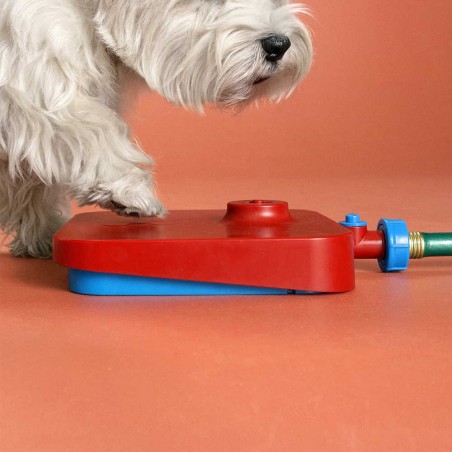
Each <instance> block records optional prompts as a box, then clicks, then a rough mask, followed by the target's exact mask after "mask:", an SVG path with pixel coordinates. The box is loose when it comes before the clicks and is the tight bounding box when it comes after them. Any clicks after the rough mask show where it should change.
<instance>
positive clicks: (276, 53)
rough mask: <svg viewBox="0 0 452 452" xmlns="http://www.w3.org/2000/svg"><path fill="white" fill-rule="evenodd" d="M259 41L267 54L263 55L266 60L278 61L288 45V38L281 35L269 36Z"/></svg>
mask: <svg viewBox="0 0 452 452" xmlns="http://www.w3.org/2000/svg"><path fill="white" fill-rule="evenodd" d="M261 42H262V47H263V49H264V50H265V53H266V54H267V56H266V57H265V59H266V60H267V61H279V60H280V59H281V58H282V57H283V56H284V54H285V53H286V52H287V50H288V49H289V47H290V39H289V38H288V37H287V36H282V35H273V36H269V37H268V38H265V39H262V41H261Z"/></svg>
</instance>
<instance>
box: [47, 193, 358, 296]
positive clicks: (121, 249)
mask: <svg viewBox="0 0 452 452" xmlns="http://www.w3.org/2000/svg"><path fill="white" fill-rule="evenodd" d="M353 257H354V250H353V236H352V233H351V231H350V230H349V229H347V228H345V227H342V226H340V225H339V224H337V223H336V222H335V221H333V220H330V219H329V218H326V217H325V216H323V215H321V214H319V213H317V212H312V211H306V210H289V208H288V205H287V203H285V202H282V201H262V200H256V201H236V202H232V203H229V204H228V209H227V212H226V214H225V212H224V211H221V210H194V211H173V212H171V213H170V214H169V215H168V216H167V217H166V218H165V219H159V218H131V217H120V216H117V215H115V214H113V213H111V212H99V213H86V214H80V215H77V216H75V217H74V218H73V219H72V220H71V221H69V222H68V223H67V224H66V225H65V226H64V227H63V228H62V229H61V230H60V231H58V232H57V234H56V235H55V237H54V260H55V261H56V262H58V263H59V264H61V265H63V266H66V267H70V268H76V269H79V270H88V271H97V272H105V273H120V274H128V275H136V276H149V277H157V278H171V279H181V280H189V281H204V282H217V283H224V284H239V285H252V286H262V287H275V288H283V289H293V290H306V291H315V292H345V291H349V290H352V289H353V288H354V279H355V275H354V258H353Z"/></svg>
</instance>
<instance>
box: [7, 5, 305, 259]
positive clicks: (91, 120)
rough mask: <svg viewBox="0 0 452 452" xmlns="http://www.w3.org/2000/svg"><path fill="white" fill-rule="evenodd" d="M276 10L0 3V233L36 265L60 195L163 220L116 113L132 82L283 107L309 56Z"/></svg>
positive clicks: (287, 13) (293, 19)
mask: <svg viewBox="0 0 452 452" xmlns="http://www.w3.org/2000/svg"><path fill="white" fill-rule="evenodd" d="M303 13H305V9H304V8H303V7H302V6H301V5H298V4H291V3H290V2H289V1H288V0H287V1H286V0H0V226H1V227H2V228H3V229H4V230H5V231H6V232H7V233H11V234H12V235H13V237H14V238H13V240H12V242H11V244H10V248H11V252H12V253H13V254H14V255H17V256H35V257H49V256H51V252H52V235H53V233H54V232H55V231H56V230H57V229H58V228H59V227H60V226H61V225H62V224H63V223H64V221H66V219H67V216H68V215H69V209H68V202H67V197H68V196H72V197H74V198H75V199H77V200H78V201H79V203H80V204H81V205H85V204H98V205H100V206H101V207H104V208H108V209H111V210H113V211H116V212H118V213H120V214H125V215H127V214H132V215H143V216H147V215H159V216H161V215H163V214H164V208H163V207H162V205H161V204H160V202H159V201H158V199H157V198H156V196H155V192H154V189H153V183H152V176H151V172H150V171H149V169H147V168H146V165H150V164H152V161H151V159H150V158H149V157H148V156H146V155H145V154H144V153H143V152H142V151H141V150H140V149H139V148H138V147H137V145H136V144H135V143H133V142H132V141H131V140H130V137H129V131H128V128H127V126H126V124H125V123H124V122H123V121H122V120H121V119H120V117H119V116H118V114H117V108H118V102H119V94H120V93H119V88H118V87H119V83H118V80H119V77H120V73H121V72H123V73H124V72H127V71H130V70H132V71H134V72H135V73H137V74H138V75H139V76H141V77H142V78H143V79H144V80H145V81H146V83H147V85H148V86H149V87H150V88H151V89H152V90H155V91H157V92H158V93H160V94H161V95H162V96H164V97H165V98H166V99H168V100H169V101H170V102H173V103H175V104H178V105H181V106H183V107H185V108H190V109H194V110H197V111H202V109H203V105H205V104H209V103H212V104H216V105H219V106H224V107H230V106H236V105H243V104H245V103H248V102H254V101H257V100H258V99H260V98H267V99H270V100H275V101H279V100H280V99H282V98H284V97H286V96H288V95H289V94H290V93H291V92H292V91H293V89H294V88H295V86H296V85H297V83H298V82H299V81H300V80H301V79H302V78H303V77H304V76H305V75H306V73H307V71H308V70H309V67H310V64H311V58H312V46H311V40H310V37H309V33H308V31H307V29H306V27H305V26H304V25H303V24H302V22H300V20H299V15H300V14H303Z"/></svg>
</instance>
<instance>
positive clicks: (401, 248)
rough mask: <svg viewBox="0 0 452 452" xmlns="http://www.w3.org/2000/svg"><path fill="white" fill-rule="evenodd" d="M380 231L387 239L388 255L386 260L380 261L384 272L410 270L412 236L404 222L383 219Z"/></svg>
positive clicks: (386, 254)
mask: <svg viewBox="0 0 452 452" xmlns="http://www.w3.org/2000/svg"><path fill="white" fill-rule="evenodd" d="M378 230H379V231H382V232H383V234H384V237H385V248H386V253H385V257H384V259H379V260H378V265H379V266H380V268H381V270H382V271H383V272H397V271H403V270H406V269H407V268H408V262H409V260H410V234H409V232H408V227H407V225H406V223H405V222H404V221H403V220H388V219H387V218H382V219H381V220H380V221H379V222H378Z"/></svg>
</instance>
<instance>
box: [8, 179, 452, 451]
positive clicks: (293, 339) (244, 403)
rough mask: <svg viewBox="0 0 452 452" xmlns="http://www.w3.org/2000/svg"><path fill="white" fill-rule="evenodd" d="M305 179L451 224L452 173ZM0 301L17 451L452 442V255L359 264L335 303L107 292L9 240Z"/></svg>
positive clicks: (298, 202) (335, 202) (334, 210)
mask: <svg viewBox="0 0 452 452" xmlns="http://www.w3.org/2000/svg"><path fill="white" fill-rule="evenodd" d="M357 184H358V185H359V187H360V190H359V192H357V191H358V190H356V186H357ZM299 188H300V190H299V191H298V195H293V194H292V195H290V196H289V198H290V199H289V201H290V205H291V207H292V208H310V209H314V208H317V210H318V211H320V212H322V213H324V214H325V215H327V216H330V217H332V218H337V219H338V220H339V219H340V216H342V213H346V212H347V211H349V210H357V211H359V213H361V214H362V215H363V216H364V217H365V218H366V219H367V220H368V221H369V226H375V225H376V223H377V221H378V219H379V218H380V217H381V216H388V217H393V218H394V217H401V218H403V219H405V220H406V221H407V222H408V225H409V227H410V229H412V230H421V231H422V230H424V231H450V230H452V212H451V209H450V192H451V190H450V188H451V182H450V180H449V178H447V177H444V178H425V179H424V180H423V181H422V183H421V182H420V181H419V180H415V179H409V178H408V179H405V180H399V181H394V180H393V181H392V182H390V181H381V180H376V179H373V180H367V181H365V180H361V181H356V180H355V181H351V180H348V182H347V181H345V182H344V181H329V182H328V184H325V183H322V184H321V183H320V181H304V182H303V181H301V182H300V187H299ZM301 188H303V189H304V191H302V190H301ZM235 189H236V190H239V189H240V187H237V186H236V187H235ZM286 189H287V193H286V194H287V195H289V193H295V187H286ZM226 190H227V189H226V187H225V194H224V195H225V197H226V196H227V191H226ZM306 192H308V193H310V195H309V200H307V199H308V198H307V195H306ZM233 194H235V193H233ZM221 207H222V205H219V206H218V208H221ZM0 299H1V313H0V315H1V317H0V326H1V328H0V334H1V345H0V347H1V349H0V353H1V374H0V379H1V389H0V391H1V392H0V423H1V424H0V426H1V427H0V435H1V436H0V450H1V451H2V452H12V451H15V452H28V451H45V452H47V451H55V452H61V451H62V452H66V451H74V452H76V451H77V452H79V451H80V452H81V451H131V452H135V451H137V452H138V451H417V450H419V451H427V450H428V451H447V450H452V258H442V259H441V258H434V259H424V260H420V261H415V262H412V263H411V265H410V268H409V269H408V271H406V272H404V273H398V274H382V273H380V272H379V270H378V266H377V263H376V262H374V261H357V263H356V289H355V290H354V291H353V292H350V293H344V294H336V295H315V296H265V297H262V296H249V297H245V296H237V297H179V298H176V297H171V298H169V297H136V298H133V297H114V298H107V297H99V298H96V297H90V296H81V295H75V294H72V293H70V292H68V290H67V272H66V270H65V269H64V268H60V267H58V266H57V265H56V264H55V263H53V262H52V261H49V260H33V259H17V258H13V257H11V256H9V255H8V254H7V251H6V248H3V252H2V253H1V254H0Z"/></svg>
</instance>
